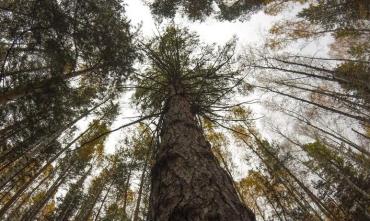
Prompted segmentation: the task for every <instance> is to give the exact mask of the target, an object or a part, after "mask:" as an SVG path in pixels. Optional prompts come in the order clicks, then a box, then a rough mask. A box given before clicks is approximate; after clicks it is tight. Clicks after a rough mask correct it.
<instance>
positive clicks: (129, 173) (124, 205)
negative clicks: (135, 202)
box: [123, 170, 132, 214]
mask: <svg viewBox="0 0 370 221" xmlns="http://www.w3.org/2000/svg"><path fill="white" fill-rule="evenodd" d="M131 172H132V171H131V170H129V171H128V174H127V180H126V184H125V193H124V198H123V199H124V201H123V211H124V212H125V214H127V213H126V207H127V197H128V190H129V188H130V179H131Z"/></svg>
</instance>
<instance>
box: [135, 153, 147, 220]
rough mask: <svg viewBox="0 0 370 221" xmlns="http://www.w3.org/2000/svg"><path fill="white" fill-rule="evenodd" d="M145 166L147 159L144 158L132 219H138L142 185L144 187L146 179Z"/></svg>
mask: <svg viewBox="0 0 370 221" xmlns="http://www.w3.org/2000/svg"><path fill="white" fill-rule="evenodd" d="M147 166H148V159H145V163H144V168H143V171H142V174H141V178H140V187H139V192H138V197H137V201H136V207H135V212H134V217H133V219H132V221H138V220H139V210H140V203H141V197H142V193H143V187H144V183H145V179H146V177H145V173H146V170H147V169H146V168H147Z"/></svg>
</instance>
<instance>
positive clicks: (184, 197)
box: [150, 93, 255, 221]
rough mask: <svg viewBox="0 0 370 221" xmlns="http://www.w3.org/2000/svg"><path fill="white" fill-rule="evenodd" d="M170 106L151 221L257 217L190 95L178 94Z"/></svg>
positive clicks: (154, 175) (246, 220) (155, 175)
mask: <svg viewBox="0 0 370 221" xmlns="http://www.w3.org/2000/svg"><path fill="white" fill-rule="evenodd" d="M167 105H168V106H167V107H168V108H167V111H166V113H165V114H164V116H163V127H162V130H161V143H160V145H159V149H158V152H157V155H156V162H155V164H154V166H153V168H152V193H151V199H150V201H151V208H150V210H151V211H150V213H151V214H150V215H151V219H150V220H153V221H167V220H176V221H182V220H184V221H185V220H193V221H198V220H199V221H200V220H214V221H226V220H227V221H229V220H233V221H238V220H240V221H242V220H243V221H251V220H255V216H254V214H253V212H252V211H251V210H250V209H248V208H247V207H246V206H245V205H244V204H243V203H242V202H241V201H240V199H239V197H238V195H237V192H236V190H235V188H234V185H233V181H232V179H231V178H230V176H229V175H228V174H227V172H226V171H225V170H223V169H222V168H221V167H220V165H219V164H218V162H217V160H216V158H215V157H214V156H213V154H212V151H211V145H210V143H209V142H207V141H206V139H205V137H204V134H203V132H202V129H201V128H200V127H199V126H198V124H197V122H196V120H195V116H194V115H193V114H192V112H191V105H190V103H189V102H188V101H187V99H186V97H184V96H183V95H181V94H179V93H177V94H173V95H172V96H171V97H170V99H169V100H168V103H167Z"/></svg>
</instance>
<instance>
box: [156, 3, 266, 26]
mask: <svg viewBox="0 0 370 221" xmlns="http://www.w3.org/2000/svg"><path fill="white" fill-rule="evenodd" d="M215 4H216V5H217V7H218V9H219V12H217V13H216V10H215V7H214V5H215ZM264 4H265V1H263V0H262V1H261V0H253V1H243V0H237V1H235V2H233V3H232V4H230V3H226V2H225V1H222V0H171V1H167V0H155V1H154V2H152V3H151V4H150V7H151V10H152V13H153V14H154V15H156V16H158V17H159V18H161V17H167V18H173V17H174V16H175V15H176V12H178V11H181V13H183V14H184V15H186V16H187V17H188V18H189V19H191V20H205V19H206V18H207V17H208V16H211V15H212V14H216V17H217V18H218V19H220V20H228V21H232V20H234V19H237V18H240V17H244V18H245V17H246V16H247V15H249V14H251V13H253V12H255V11H257V10H258V9H260V8H261V7H262V6H263V5H264Z"/></svg>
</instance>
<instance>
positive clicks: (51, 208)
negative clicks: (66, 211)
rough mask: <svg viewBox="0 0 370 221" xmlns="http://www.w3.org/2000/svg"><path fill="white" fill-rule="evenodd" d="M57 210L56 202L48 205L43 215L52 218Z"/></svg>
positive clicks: (43, 210)
mask: <svg viewBox="0 0 370 221" xmlns="http://www.w3.org/2000/svg"><path fill="white" fill-rule="evenodd" d="M55 209H56V206H55V202H54V200H53V201H52V202H50V203H48V204H47V205H46V206H44V208H43V209H42V215H43V216H44V217H45V216H50V215H51V214H52V213H54V211H55Z"/></svg>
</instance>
